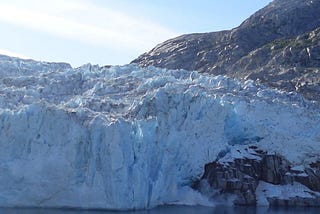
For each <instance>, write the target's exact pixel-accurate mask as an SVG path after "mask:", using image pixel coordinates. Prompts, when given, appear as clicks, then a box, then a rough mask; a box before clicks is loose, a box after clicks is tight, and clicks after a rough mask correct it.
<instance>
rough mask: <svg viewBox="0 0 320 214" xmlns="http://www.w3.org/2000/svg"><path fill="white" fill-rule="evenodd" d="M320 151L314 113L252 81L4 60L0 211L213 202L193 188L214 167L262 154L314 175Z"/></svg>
mask: <svg viewBox="0 0 320 214" xmlns="http://www.w3.org/2000/svg"><path fill="white" fill-rule="evenodd" d="M319 144H320V115H319V110H318V106H317V104H315V103H311V102H309V101H305V100H303V99H302V98H301V97H300V96H298V95H295V94H288V93H284V92H281V91H277V90H270V89H268V88H266V87H264V86H259V85H255V84H254V83H253V82H252V81H246V82H238V81H236V80H233V79H230V78H227V77H223V76H215V77H213V76H209V75H205V74H199V73H197V72H187V71H184V70H179V71H174V70H165V69H159V68H154V67H148V68H140V67H138V66H135V65H127V66H119V67H117V66H115V67H110V68H108V67H99V66H93V65H90V64H88V65H84V66H82V67H79V68H75V69H73V68H71V67H70V66H69V65H68V64H64V63H42V62H35V61H32V60H20V59H16V58H10V57H5V56H1V57H0V172H1V173H0V206H9V207H11V206H22V207H24V206H27V207H81V208H104V209H117V210H119V209H136V208H149V207H154V206H157V205H161V204H170V203H176V204H177V203H178V204H179V203H184V204H196V203H200V204H208V203H214V201H211V202H210V199H206V198H205V196H202V195H201V194H200V193H198V192H197V191H195V190H193V189H192V188H191V186H192V185H193V184H194V182H195V181H196V180H198V179H199V178H200V177H201V176H202V174H203V172H204V166H205V165H206V164H207V163H209V162H212V161H215V160H218V159H230V160H232V159H234V158H238V157H239V156H240V157H241V155H242V154H241V149H245V148H246V147H247V146H256V147H258V148H259V149H261V150H265V151H268V153H271V154H278V155H281V156H283V157H285V158H286V159H287V160H288V161H289V162H290V163H291V164H293V165H295V166H299V165H306V164H309V163H312V162H314V161H316V160H317V158H318V156H319V154H320V146H319Z"/></svg>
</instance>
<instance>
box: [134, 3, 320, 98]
mask: <svg viewBox="0 0 320 214" xmlns="http://www.w3.org/2000/svg"><path fill="white" fill-rule="evenodd" d="M319 10H320V0H274V1H273V2H271V3H270V4H269V5H267V6H266V7H265V8H263V9H261V10H259V11H258V12H256V13H255V14H253V15H252V16H251V17H249V18H248V19H247V20H245V21H244V22H243V23H242V24H241V25H240V26H239V27H237V28H234V29H232V30H226V31H220V32H212V33H199V34H188V35H182V36H179V37H177V38H174V39H170V40H168V41H165V42H164V43H162V44H159V45H157V46H156V47H155V48H154V49H152V50H151V51H150V52H148V53H144V54H142V55H141V56H139V57H138V58H137V59H135V60H134V61H133V63H137V64H139V65H141V66H149V65H153V66H157V67H163V68H170V69H186V70H198V71H200V72H206V73H210V74H214V75H217V74H225V75H228V76H232V77H236V78H239V79H252V80H257V81H259V82H262V83H265V84H267V85H269V86H272V87H276V88H280V89H283V90H286V91H290V92H292V91H296V92H298V93H301V94H303V95H304V96H305V97H306V98H308V99H311V100H320V97H319V94H320V93H319V92H320V86H319V82H320V72H319V71H320V68H319V64H320V58H319V47H320V43H319V38H320V37H319V27H320V13H319Z"/></svg>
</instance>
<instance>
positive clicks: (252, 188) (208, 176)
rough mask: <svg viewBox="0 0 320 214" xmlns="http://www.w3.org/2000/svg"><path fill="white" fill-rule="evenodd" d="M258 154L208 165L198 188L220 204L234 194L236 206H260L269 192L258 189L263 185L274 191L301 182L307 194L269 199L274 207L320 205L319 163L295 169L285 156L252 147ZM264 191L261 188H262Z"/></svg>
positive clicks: (250, 148) (279, 195)
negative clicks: (264, 194) (261, 198)
mask: <svg viewBox="0 0 320 214" xmlns="http://www.w3.org/2000/svg"><path fill="white" fill-rule="evenodd" d="M248 149H249V152H251V154H253V155H255V156H256V158H253V157H252V156H251V157H250V158H245V157H244V158H235V159H233V160H232V161H230V160H229V161H223V160H222V161H220V160H217V161H214V162H211V163H208V164H206V165H205V168H204V174H203V176H202V178H201V180H200V181H198V182H197V183H196V184H195V186H194V188H195V189H198V190H199V191H200V192H202V193H205V194H207V195H209V196H210V197H211V198H214V199H215V200H217V201H219V200H220V201H221V200H222V199H223V198H228V197H227V196H228V195H229V196H230V195H233V196H235V197H234V198H233V204H234V205H259V200H258V198H259V197H261V196H260V195H261V194H263V193H262V192H266V191H267V190H266V189H264V190H262V192H261V191H259V190H258V186H259V184H260V183H261V182H263V183H265V184H270V185H271V188H275V189H277V188H279V187H280V188H281V187H282V186H286V185H289V186H290V185H294V184H296V183H299V185H300V186H302V185H303V188H304V189H305V190H304V193H305V194H307V195H304V194H302V195H301V194H300V193H296V194H294V193H293V195H291V196H290V194H289V196H288V195H285V196H282V195H281V194H278V195H277V196H270V197H268V196H266V200H267V201H268V205H270V206H320V174H319V169H320V168H319V166H320V164H319V162H316V163H312V164H309V165H308V166H306V167H304V166H298V167H293V166H292V164H291V163H290V162H289V161H288V160H286V159H285V158H284V157H282V156H280V155H277V154H267V153H266V152H262V153H261V150H257V147H255V146H252V147H249V148H248ZM260 189H261V188H260Z"/></svg>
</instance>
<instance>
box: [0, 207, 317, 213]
mask: <svg viewBox="0 0 320 214" xmlns="http://www.w3.org/2000/svg"><path fill="white" fill-rule="evenodd" d="M163 213H165V214H180V213H181V214H233V213H237V214H238V213H240V214H264V213H266V214H269V213H270V214H289V213H290V214H291V213H298V214H305V213H308V214H318V213H320V208H306V207H289V208H268V207H258V208H256V207H200V206H162V207H158V208H155V209H152V210H142V211H126V212H115V211H103V210H96V211H92V210H90V211H89V210H74V209H20V208H0V214H163Z"/></svg>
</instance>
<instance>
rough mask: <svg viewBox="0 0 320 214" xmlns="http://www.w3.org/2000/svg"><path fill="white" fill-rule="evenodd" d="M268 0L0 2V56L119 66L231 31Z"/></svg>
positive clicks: (74, 65)
mask: <svg viewBox="0 0 320 214" xmlns="http://www.w3.org/2000/svg"><path fill="white" fill-rule="evenodd" d="M270 2H271V0H241V1H239V0H135V1H133V0H0V29H1V32H0V54H5V55H10V56H16V57H20V58H32V59H35V60H40V61H54V62H68V63H70V64H71V65H72V66H73V67H78V66H81V65H83V64H86V63H91V64H99V65H101V66H103V65H124V64H128V63H130V62H131V61H132V60H133V59H135V58H136V57H138V56H139V55H141V54H142V53H144V52H147V51H149V50H151V49H152V48H153V47H155V46H156V45H157V44H159V43H161V42H163V41H165V40H167V39H170V38H173V37H176V36H179V35H181V34H186V33H195V32H199V33H200V32H212V31H219V30H227V29H232V28H234V27H236V26H238V25H239V24H241V22H243V21H244V20H245V19H246V18H248V17H249V16H250V15H252V14H253V13H254V12H255V11H257V10H259V9H261V8H263V7H264V6H266V5H267V4H268V3H270Z"/></svg>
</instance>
